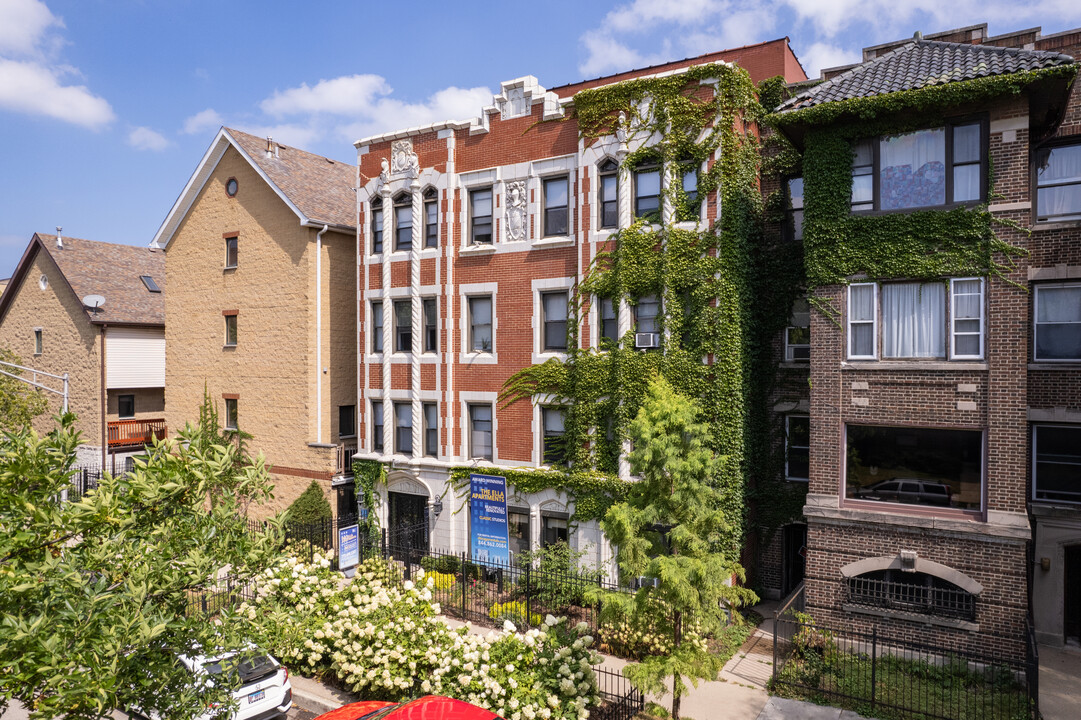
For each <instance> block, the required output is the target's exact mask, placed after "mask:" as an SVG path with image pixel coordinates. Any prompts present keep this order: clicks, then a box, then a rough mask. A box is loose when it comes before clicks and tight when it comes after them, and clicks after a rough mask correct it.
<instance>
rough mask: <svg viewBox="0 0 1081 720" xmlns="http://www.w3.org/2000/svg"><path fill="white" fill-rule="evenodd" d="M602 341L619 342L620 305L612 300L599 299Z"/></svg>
mask: <svg viewBox="0 0 1081 720" xmlns="http://www.w3.org/2000/svg"><path fill="white" fill-rule="evenodd" d="M597 302H598V305H599V307H598V313H597V314H598V320H599V324H600V333H599V335H600V339H601V340H609V341H611V342H613V343H617V342H619V304H618V303H617V302H616V301H615V300H613V299H612V298H606V297H602V298H597Z"/></svg>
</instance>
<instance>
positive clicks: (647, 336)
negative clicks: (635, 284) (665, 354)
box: [634, 295, 661, 348]
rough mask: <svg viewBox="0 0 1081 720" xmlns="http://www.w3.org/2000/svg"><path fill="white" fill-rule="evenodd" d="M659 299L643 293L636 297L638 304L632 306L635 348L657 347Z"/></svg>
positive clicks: (659, 328) (659, 344) (658, 337)
mask: <svg viewBox="0 0 1081 720" xmlns="http://www.w3.org/2000/svg"><path fill="white" fill-rule="evenodd" d="M660 314H661V301H660V299H659V298H658V297H657V296H656V295H645V296H643V297H640V298H638V304H637V305H636V306H635V308H634V321H635V330H634V332H635V335H634V345H635V347H637V348H658V347H660V346H661V341H660V338H661V336H660V330H661V327H660V322H659V321H658V317H659V316H660Z"/></svg>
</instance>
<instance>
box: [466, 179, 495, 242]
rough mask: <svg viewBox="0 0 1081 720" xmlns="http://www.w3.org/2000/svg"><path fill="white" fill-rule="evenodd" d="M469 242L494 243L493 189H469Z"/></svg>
mask: <svg viewBox="0 0 1081 720" xmlns="http://www.w3.org/2000/svg"><path fill="white" fill-rule="evenodd" d="M469 242H470V244H472V245H491V244H492V189H491V188H482V189H479V190H470V191H469Z"/></svg>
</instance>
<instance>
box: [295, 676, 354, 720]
mask: <svg viewBox="0 0 1081 720" xmlns="http://www.w3.org/2000/svg"><path fill="white" fill-rule="evenodd" d="M290 680H291V681H292V683H293V703H294V704H295V705H296V706H297V707H299V708H300V709H301V710H307V711H308V712H312V713H315V714H316V715H321V714H323V713H325V712H330V711H331V710H337V709H338V708H340V707H341V706H343V705H348V704H349V703H351V702H356V701H357V700H358V698H357V697H356V696H355V695H353V694H352V693H350V692H346V691H345V690H338V689H336V688H331V687H327V686H326V685H324V684H323V683H321V682H319V681H318V680H315V679H313V678H306V677H303V676H301V675H293V676H292V677H290Z"/></svg>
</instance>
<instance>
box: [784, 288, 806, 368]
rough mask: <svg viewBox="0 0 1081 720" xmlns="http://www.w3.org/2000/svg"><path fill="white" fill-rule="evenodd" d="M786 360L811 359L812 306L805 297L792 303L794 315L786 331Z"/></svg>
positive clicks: (800, 360)
mask: <svg viewBox="0 0 1081 720" xmlns="http://www.w3.org/2000/svg"><path fill="white" fill-rule="evenodd" d="M784 359H785V361H786V362H807V361H809V360H810V359H811V307H810V305H809V304H808V303H807V300H806V299H805V298H800V299H799V300H796V302H794V303H792V315H791V316H790V318H789V321H788V327H787V328H785V331H784Z"/></svg>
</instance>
